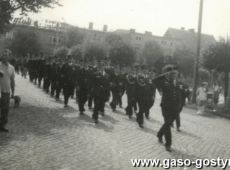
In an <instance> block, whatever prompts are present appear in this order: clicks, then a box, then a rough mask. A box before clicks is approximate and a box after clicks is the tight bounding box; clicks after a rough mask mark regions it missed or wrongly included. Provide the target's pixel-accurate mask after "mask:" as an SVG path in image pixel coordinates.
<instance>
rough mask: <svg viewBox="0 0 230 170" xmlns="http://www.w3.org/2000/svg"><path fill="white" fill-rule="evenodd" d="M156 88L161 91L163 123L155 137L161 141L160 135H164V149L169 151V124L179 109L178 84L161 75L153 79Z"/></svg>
mask: <svg viewBox="0 0 230 170" xmlns="http://www.w3.org/2000/svg"><path fill="white" fill-rule="evenodd" d="M155 83H156V86H157V89H158V90H159V91H161V92H162V100H161V109H162V115H163V117H164V124H163V125H162V127H161V128H160V130H159V132H158V134H157V137H158V139H159V141H160V142H162V137H163V136H165V140H166V144H165V146H166V150H167V151H171V148H170V147H171V144H172V135H171V125H172V123H173V121H174V120H175V119H176V117H177V113H178V110H179V109H180V106H181V103H180V92H179V85H178V83H175V82H174V80H173V79H171V78H166V77H161V78H158V79H156V80H155Z"/></svg>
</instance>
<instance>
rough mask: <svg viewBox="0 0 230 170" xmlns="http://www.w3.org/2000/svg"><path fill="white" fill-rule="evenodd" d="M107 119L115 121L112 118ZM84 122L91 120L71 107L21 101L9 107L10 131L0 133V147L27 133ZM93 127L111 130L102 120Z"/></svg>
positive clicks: (41, 133)
mask: <svg viewBox="0 0 230 170" xmlns="http://www.w3.org/2000/svg"><path fill="white" fill-rule="evenodd" d="M107 120H109V121H111V122H115V120H113V118H107ZM85 122H90V123H92V122H93V121H92V119H91V118H90V117H89V116H88V115H83V116H80V117H79V115H78V112H77V110H75V109H74V108H71V107H69V108H55V107H53V108H52V107H51V108H49V107H42V106H41V107H39V106H33V105H29V104H27V103H23V105H21V106H20V107H19V108H17V109H13V108H11V109H10V113H9V123H8V125H7V127H8V128H9V130H10V132H9V133H0V148H1V146H2V145H7V144H9V143H10V142H11V141H17V140H26V136H27V135H31V134H32V135H34V136H48V135H52V133H54V132H53V130H59V129H60V130H61V129H66V128H79V127H82V126H88V124H86V123H85ZM95 128H98V129H104V131H106V132H111V131H112V130H113V127H108V126H106V125H105V124H103V123H102V122H100V123H99V124H98V126H95Z"/></svg>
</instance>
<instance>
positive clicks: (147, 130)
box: [140, 127, 157, 135]
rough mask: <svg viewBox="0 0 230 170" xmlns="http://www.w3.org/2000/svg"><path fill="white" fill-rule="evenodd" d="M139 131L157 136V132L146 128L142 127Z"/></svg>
mask: <svg viewBox="0 0 230 170" xmlns="http://www.w3.org/2000/svg"><path fill="white" fill-rule="evenodd" d="M140 130H141V131H143V132H145V133H149V134H154V135H157V131H155V130H153V129H150V128H148V127H144V128H143V129H141V128H140Z"/></svg>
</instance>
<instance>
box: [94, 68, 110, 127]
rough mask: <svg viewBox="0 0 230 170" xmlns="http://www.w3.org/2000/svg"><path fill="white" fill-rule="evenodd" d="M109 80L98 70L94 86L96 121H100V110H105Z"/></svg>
mask: <svg viewBox="0 0 230 170" xmlns="http://www.w3.org/2000/svg"><path fill="white" fill-rule="evenodd" d="M107 86H108V85H107V82H106V79H105V77H104V76H103V74H102V73H100V72H97V73H96V75H95V76H94V86H93V101H94V109H93V116H92V118H93V119H94V121H95V123H98V114H99V112H102V113H103V112H104V107H105V102H106V100H107V96H108V93H107V90H105V89H107Z"/></svg>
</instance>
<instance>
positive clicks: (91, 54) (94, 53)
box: [85, 43, 106, 61]
mask: <svg viewBox="0 0 230 170" xmlns="http://www.w3.org/2000/svg"><path fill="white" fill-rule="evenodd" d="M105 58H106V51H105V48H104V47H103V45H102V44H99V43H89V44H87V46H86V48H85V59H86V60H90V61H93V60H104V59H105Z"/></svg>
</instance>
